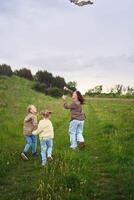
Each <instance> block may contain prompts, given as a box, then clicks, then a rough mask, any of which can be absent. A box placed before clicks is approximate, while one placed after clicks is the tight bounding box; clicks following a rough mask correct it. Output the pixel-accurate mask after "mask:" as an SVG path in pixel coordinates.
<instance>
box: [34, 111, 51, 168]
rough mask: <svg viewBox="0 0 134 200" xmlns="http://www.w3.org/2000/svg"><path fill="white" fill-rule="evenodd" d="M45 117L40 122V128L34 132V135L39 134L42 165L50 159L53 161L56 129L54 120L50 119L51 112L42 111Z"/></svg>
mask: <svg viewBox="0 0 134 200" xmlns="http://www.w3.org/2000/svg"><path fill="white" fill-rule="evenodd" d="M42 115H43V119H42V120H40V122H39V124H38V129H37V130H35V131H34V132H33V134H34V135H37V134H39V138H40V145H41V157H42V165H43V166H45V165H46V164H47V160H48V161H52V160H53V158H52V148H53V138H54V130H53V125H52V122H51V121H50V118H51V112H50V111H45V112H42Z"/></svg>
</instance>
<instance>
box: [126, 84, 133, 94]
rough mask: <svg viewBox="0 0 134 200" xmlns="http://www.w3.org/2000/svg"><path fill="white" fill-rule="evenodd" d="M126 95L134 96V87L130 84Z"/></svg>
mask: <svg viewBox="0 0 134 200" xmlns="http://www.w3.org/2000/svg"><path fill="white" fill-rule="evenodd" d="M126 95H127V96H134V88H133V87H130V86H128V87H127V92H126Z"/></svg>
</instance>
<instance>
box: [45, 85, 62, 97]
mask: <svg viewBox="0 0 134 200" xmlns="http://www.w3.org/2000/svg"><path fill="white" fill-rule="evenodd" d="M48 95H50V96H52V97H61V96H62V95H63V91H62V90H61V89H59V88H57V87H52V88H49V89H48Z"/></svg>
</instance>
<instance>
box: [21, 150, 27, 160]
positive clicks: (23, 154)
mask: <svg viewBox="0 0 134 200" xmlns="http://www.w3.org/2000/svg"><path fill="white" fill-rule="evenodd" d="M21 158H22V160H28V157H27V156H26V154H25V153H24V152H23V153H21Z"/></svg>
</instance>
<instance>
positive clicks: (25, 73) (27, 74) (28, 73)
mask: <svg viewBox="0 0 134 200" xmlns="http://www.w3.org/2000/svg"><path fill="white" fill-rule="evenodd" d="M14 74H15V75H16V76H19V77H23V78H25V79H28V80H33V75H32V73H31V70H29V69H26V68H22V69H20V70H15V71H14Z"/></svg>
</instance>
